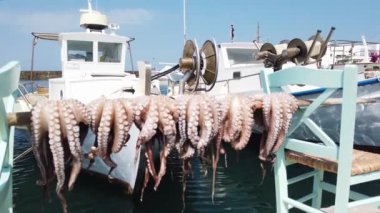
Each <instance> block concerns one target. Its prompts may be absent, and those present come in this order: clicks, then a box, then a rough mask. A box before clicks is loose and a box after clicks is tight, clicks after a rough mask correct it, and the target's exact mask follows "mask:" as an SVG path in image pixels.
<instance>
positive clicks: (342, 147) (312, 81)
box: [260, 66, 357, 162]
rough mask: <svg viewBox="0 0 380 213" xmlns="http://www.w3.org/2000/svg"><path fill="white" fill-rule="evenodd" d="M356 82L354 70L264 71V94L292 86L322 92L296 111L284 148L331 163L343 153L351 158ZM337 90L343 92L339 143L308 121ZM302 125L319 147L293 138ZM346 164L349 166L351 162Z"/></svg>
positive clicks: (351, 67)
mask: <svg viewBox="0 0 380 213" xmlns="http://www.w3.org/2000/svg"><path fill="white" fill-rule="evenodd" d="M356 79H357V67H356V66H345V67H344V69H343V70H325V69H311V68H307V67H301V66H296V67H292V68H287V69H284V70H281V71H278V72H273V71H272V70H270V69H266V70H263V71H262V72H261V74H260V80H261V85H262V87H263V90H264V92H265V93H272V92H279V91H282V88H284V86H288V85H293V84H306V85H312V86H318V87H321V88H325V90H324V91H323V92H322V93H321V94H320V95H319V96H318V97H316V98H315V99H314V100H313V102H312V103H311V104H310V105H309V106H307V107H305V108H300V109H299V110H298V111H297V115H296V116H295V117H296V119H294V120H293V121H292V126H291V128H290V130H289V132H288V136H287V139H286V141H285V148H286V149H290V150H294V151H298V152H302V153H305V154H309V155H313V156H317V157H324V158H329V159H333V160H337V159H338V156H339V155H341V154H344V153H346V154H348V155H350V156H351V154H349V153H352V149H353V141H354V129H355V112H356V96H357V80H356ZM339 89H342V90H343V91H342V109H341V115H340V117H341V120H340V133H339V135H340V137H339V141H334V140H333V139H332V138H331V137H329V136H328V134H326V133H325V132H324V131H323V130H322V128H321V127H319V126H318V125H317V124H316V123H315V122H314V121H313V120H312V119H311V118H310V115H312V114H313V112H315V110H316V109H317V108H318V107H320V106H321V104H322V103H323V102H324V101H325V100H327V99H328V98H329V97H330V96H331V95H332V94H333V93H334V92H335V91H337V90H339ZM303 124H304V125H306V126H307V127H308V128H309V129H310V130H311V132H312V133H313V134H314V135H315V136H316V137H318V138H319V139H320V143H310V142H309V141H304V140H300V139H296V138H292V132H294V131H295V130H296V129H297V128H298V127H300V125H303ZM337 143H339V145H337ZM347 160H349V162H351V158H350V159H347Z"/></svg>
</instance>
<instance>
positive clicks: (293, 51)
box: [287, 38, 308, 64]
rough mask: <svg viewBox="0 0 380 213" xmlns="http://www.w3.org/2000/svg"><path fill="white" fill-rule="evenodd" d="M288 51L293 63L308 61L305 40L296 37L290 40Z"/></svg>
mask: <svg viewBox="0 0 380 213" xmlns="http://www.w3.org/2000/svg"><path fill="white" fill-rule="evenodd" d="M287 52H288V56H289V58H290V60H291V61H292V62H293V63H296V64H300V63H304V62H305V61H306V59H307V52H308V49H307V46H306V44H305V42H303V41H302V40H301V39H299V38H295V39H293V40H291V41H290V42H289V44H288V47H287Z"/></svg>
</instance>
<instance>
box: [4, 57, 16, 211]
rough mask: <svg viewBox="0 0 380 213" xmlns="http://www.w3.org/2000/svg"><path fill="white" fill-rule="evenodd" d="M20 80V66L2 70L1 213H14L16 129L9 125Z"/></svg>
mask: <svg viewBox="0 0 380 213" xmlns="http://www.w3.org/2000/svg"><path fill="white" fill-rule="evenodd" d="M19 78H20V64H19V63H18V62H16V61H12V62H9V63H8V64H6V65H5V66H3V67H1V68H0V165H1V168H0V212H4V213H5V212H12V208H13V205H12V204H13V201H12V168H13V140H14V138H13V136H14V127H9V125H8V123H7V117H6V115H7V113H10V112H13V105H14V102H15V94H16V93H17V88H18V81H19Z"/></svg>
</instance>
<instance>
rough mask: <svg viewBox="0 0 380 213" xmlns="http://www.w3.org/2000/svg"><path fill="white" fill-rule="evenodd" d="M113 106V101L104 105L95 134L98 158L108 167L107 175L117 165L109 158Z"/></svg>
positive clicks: (108, 101)
mask: <svg viewBox="0 0 380 213" xmlns="http://www.w3.org/2000/svg"><path fill="white" fill-rule="evenodd" d="M113 104H114V103H113V100H107V101H106V102H105V103H104V107H103V114H102V117H101V120H100V124H99V128H98V134H97V140H98V146H99V156H100V157H101V158H102V160H103V162H104V163H105V164H106V165H107V166H109V167H110V171H109V174H111V172H112V170H113V169H114V168H115V167H116V166H117V164H116V163H115V162H113V161H112V159H111V156H110V155H111V149H110V147H111V146H110V145H111V143H112V141H113V134H111V129H112V126H111V124H112V123H113V122H114V107H113Z"/></svg>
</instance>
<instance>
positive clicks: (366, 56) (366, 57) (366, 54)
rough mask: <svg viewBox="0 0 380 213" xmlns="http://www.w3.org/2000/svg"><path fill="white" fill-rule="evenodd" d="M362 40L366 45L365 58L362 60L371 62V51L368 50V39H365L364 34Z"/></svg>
mask: <svg viewBox="0 0 380 213" xmlns="http://www.w3.org/2000/svg"><path fill="white" fill-rule="evenodd" d="M362 41H363V45H364V59H363V61H362V62H364V63H368V62H369V51H368V45H367V41H366V40H365V36H364V35H362Z"/></svg>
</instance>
